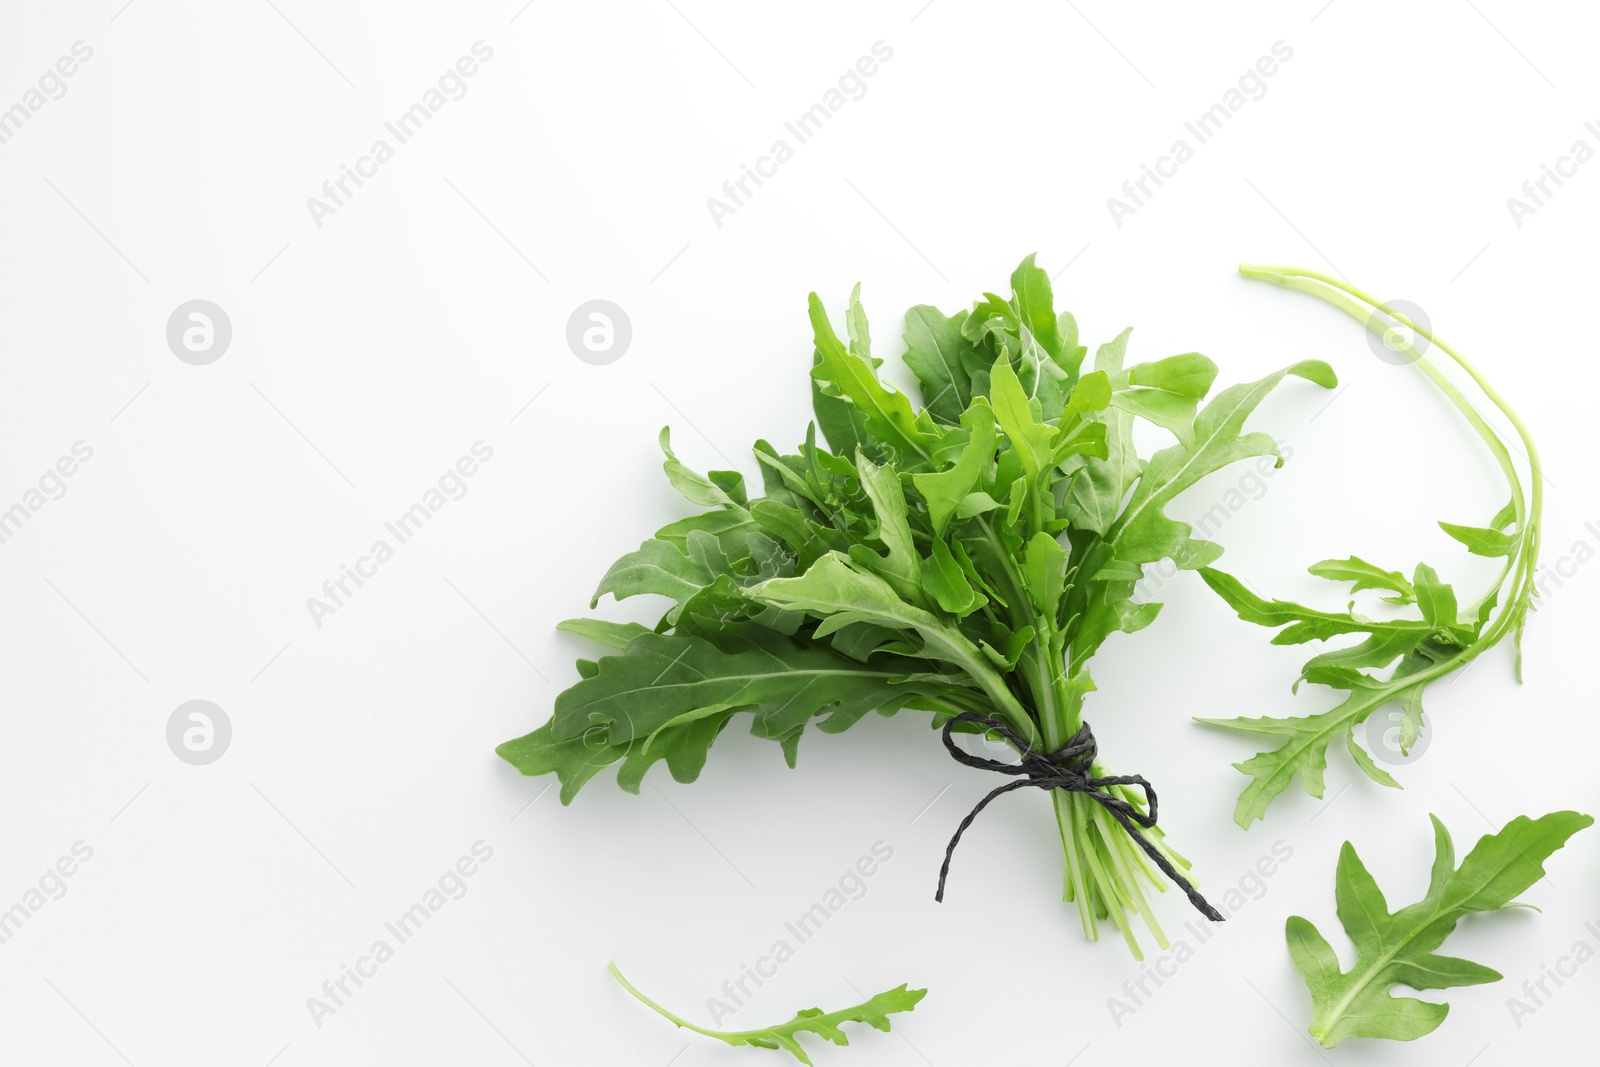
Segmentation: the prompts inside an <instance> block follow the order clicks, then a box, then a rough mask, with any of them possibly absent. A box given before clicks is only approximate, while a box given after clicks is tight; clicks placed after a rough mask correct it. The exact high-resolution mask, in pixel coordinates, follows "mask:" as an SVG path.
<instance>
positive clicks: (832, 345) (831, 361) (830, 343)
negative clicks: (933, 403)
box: [810, 293, 939, 469]
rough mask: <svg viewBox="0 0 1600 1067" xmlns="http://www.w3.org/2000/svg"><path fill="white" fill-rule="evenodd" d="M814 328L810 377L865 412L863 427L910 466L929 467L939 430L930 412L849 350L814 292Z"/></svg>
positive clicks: (826, 392)
mask: <svg viewBox="0 0 1600 1067" xmlns="http://www.w3.org/2000/svg"><path fill="white" fill-rule="evenodd" d="M810 307H811V327H812V329H813V330H814V331H815V336H816V344H817V352H818V354H819V355H818V359H817V364H816V366H815V367H814V368H813V369H812V372H811V376H812V378H814V379H815V380H816V381H818V382H819V383H821V385H822V391H823V393H824V394H826V395H827V396H830V397H840V398H842V399H844V400H847V401H849V402H850V404H851V405H852V406H853V407H854V408H855V409H856V410H857V411H858V412H860V414H861V418H862V421H863V424H864V425H865V427H866V428H867V429H868V430H869V431H870V432H871V433H872V435H873V436H874V437H876V438H877V439H878V440H879V441H881V442H883V443H884V444H885V445H886V446H888V447H889V448H891V449H892V450H893V451H894V453H895V454H896V455H897V456H898V457H899V458H900V460H901V461H902V462H904V463H907V464H908V465H909V468H908V469H926V468H927V467H929V466H931V464H932V458H933V451H934V449H935V448H936V447H937V444H938V439H939V433H938V431H937V430H936V429H934V426H933V421H932V419H930V418H929V417H928V416H927V415H925V414H924V415H921V416H918V415H915V414H913V413H912V410H911V401H909V400H908V399H906V396H905V394H904V393H897V392H895V391H894V390H892V389H890V388H889V387H888V386H886V385H884V384H883V383H882V382H880V381H879V380H878V376H877V374H876V372H875V371H874V370H873V367H872V364H871V363H869V362H868V361H867V360H865V359H863V358H862V357H860V356H858V355H854V354H852V353H850V352H849V351H847V350H846V349H845V347H844V345H842V344H840V343H839V338H838V336H837V335H836V334H835V333H834V332H833V327H832V326H831V325H829V323H828V313H827V312H826V311H824V310H823V309H822V301H821V300H819V299H818V298H817V294H816V293H812V294H811V304H810Z"/></svg>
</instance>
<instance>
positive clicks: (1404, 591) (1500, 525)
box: [1200, 266, 1544, 827]
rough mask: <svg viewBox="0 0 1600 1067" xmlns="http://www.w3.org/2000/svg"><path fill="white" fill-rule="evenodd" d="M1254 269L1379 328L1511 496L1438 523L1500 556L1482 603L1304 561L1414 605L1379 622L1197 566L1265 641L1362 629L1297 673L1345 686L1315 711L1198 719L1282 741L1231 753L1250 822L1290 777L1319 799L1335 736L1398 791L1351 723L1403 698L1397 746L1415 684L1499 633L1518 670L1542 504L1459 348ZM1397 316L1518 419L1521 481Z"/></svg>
mask: <svg viewBox="0 0 1600 1067" xmlns="http://www.w3.org/2000/svg"><path fill="white" fill-rule="evenodd" d="M1239 270H1240V271H1241V272H1242V273H1243V274H1246V275H1248V276H1249V277H1252V278H1261V279H1265V280H1267V281H1271V282H1275V283H1277V284H1278V285H1282V286H1285V287H1286V288H1290V289H1297V290H1299V291H1300V292H1303V293H1309V294H1311V295H1312V296H1315V297H1317V298H1318V299H1320V300H1324V301H1326V302H1327V303H1329V304H1332V305H1333V306H1334V307H1336V308H1339V309H1340V310H1341V311H1344V312H1346V313H1347V314H1349V315H1351V316H1352V317H1354V318H1356V319H1358V320H1360V321H1361V322H1363V323H1365V324H1367V326H1368V327H1369V328H1371V329H1373V330H1374V331H1377V332H1379V333H1380V334H1383V335H1384V336H1385V340H1386V341H1387V342H1388V343H1389V344H1390V346H1391V347H1392V348H1394V349H1395V350H1396V351H1399V352H1404V353H1405V354H1406V356H1407V357H1408V358H1409V360H1410V361H1411V362H1412V364H1413V365H1414V366H1416V367H1417V369H1418V370H1420V371H1421V372H1422V373H1423V374H1425V375H1426V376H1427V377H1428V379H1429V380H1430V381H1432V382H1433V383H1434V384H1435V385H1436V386H1438V388H1439V390H1440V391H1441V392H1443V393H1444V395H1445V396H1446V397H1448V398H1449V400H1450V402H1451V403H1453V404H1454V405H1455V406H1456V407H1457V408H1458V409H1459V410H1460V411H1461V413H1462V415H1464V416H1465V417H1466V420H1467V422H1468V424H1469V425H1471V426H1472V428H1473V429H1474V430H1475V431H1476V432H1477V433H1478V435H1479V436H1480V437H1481V438H1482V439H1483V441H1484V443H1485V444H1486V445H1488V447H1489V451H1490V452H1491V454H1492V455H1493V456H1494V458H1495V461H1496V463H1497V464H1498V465H1499V467H1500V470H1501V472H1502V473H1503V474H1504V475H1505V479H1506V482H1507V484H1508V486H1509V488H1510V494H1511V499H1510V502H1509V503H1507V504H1506V506H1505V507H1504V508H1502V509H1501V510H1500V512H1499V514H1497V515H1496V516H1495V517H1494V518H1493V519H1492V520H1490V522H1489V525H1488V526H1482V527H1479V526H1459V525H1456V524H1454V523H1448V522H1441V523H1440V524H1439V525H1440V527H1442V528H1443V529H1444V532H1445V533H1447V534H1449V535H1450V536H1451V537H1453V538H1455V539H1456V540H1457V541H1460V542H1461V543H1462V544H1463V545H1465V546H1466V547H1467V550H1468V551H1469V552H1471V553H1473V554H1474V555H1479V556H1489V557H1496V558H1503V559H1504V560H1505V565H1504V567H1503V568H1502V569H1501V571H1500V575H1499V578H1498V579H1497V580H1496V581H1495V582H1494V584H1493V585H1491V586H1490V587H1489V589H1488V590H1486V591H1485V592H1484V593H1483V594H1482V595H1481V596H1480V597H1478V598H1477V600H1475V601H1473V602H1472V603H1470V604H1465V605H1463V604H1460V603H1458V601H1457V597H1456V593H1455V590H1454V589H1452V588H1451V587H1450V586H1449V585H1447V584H1446V583H1444V582H1443V581H1441V580H1440V578H1439V575H1438V574H1437V573H1436V572H1435V571H1434V569H1433V568H1432V567H1429V566H1428V565H1427V564H1424V563H1419V564H1418V565H1417V567H1416V570H1415V571H1414V573H1413V575H1412V577H1411V578H1410V579H1409V580H1408V579H1407V578H1406V577H1405V576H1404V575H1402V574H1401V573H1400V572H1398V571H1387V570H1384V569H1382V568H1381V567H1378V566H1375V565H1374V564H1371V563H1368V562H1366V561H1365V560H1363V559H1360V558H1358V557H1356V556H1351V557H1350V558H1349V559H1344V560H1323V561H1322V562H1320V563H1316V564H1313V565H1312V567H1311V573H1312V574H1314V575H1317V576H1318V577H1321V578H1326V579H1328V580H1330V581H1334V582H1351V583H1353V584H1352V586H1351V592H1352V593H1356V592H1360V591H1361V590H1363V589H1378V590H1383V591H1385V592H1386V593H1388V594H1389V595H1387V596H1385V597H1384V598H1383V599H1385V600H1387V601H1388V602H1390V603H1391V604H1397V605H1413V606H1415V608H1416V615H1415V617H1412V618H1399V619H1389V620H1383V621H1379V620H1376V619H1372V618H1368V617H1366V616H1364V615H1362V614H1360V613H1358V612H1357V611H1356V610H1355V603H1354V601H1351V603H1350V606H1349V608H1347V610H1345V611H1322V610H1318V609H1315V608H1308V607H1303V606H1301V605H1299V604H1292V603H1289V602H1287V601H1283V600H1266V599H1264V598H1262V597H1260V596H1257V595H1256V594H1254V593H1252V592H1251V591H1250V590H1249V589H1248V588H1246V587H1245V585H1244V583H1242V582H1240V581H1239V580H1238V579H1237V578H1234V577H1232V576H1231V575H1228V574H1224V573H1222V572H1221V571H1217V570H1213V569H1209V568H1208V569H1205V570H1202V571H1201V572H1200V573H1201V577H1202V578H1204V579H1205V582H1206V584H1207V585H1209V586H1210V587H1211V588H1212V589H1214V590H1216V592H1217V593H1218V594H1220V595H1221V596H1222V598H1223V599H1224V600H1226V601H1227V602H1228V603H1229V605H1231V606H1232V607H1233V609H1234V610H1235V611H1237V612H1238V613H1239V617H1240V618H1241V619H1244V620H1245V621H1246V622H1253V623H1256V624H1258V625H1261V626H1267V627H1273V628H1277V627H1283V629H1282V630H1280V631H1279V633H1278V634H1277V636H1275V637H1274V638H1273V640H1272V643H1273V644H1275V645H1295V644H1302V643H1304V642H1307V641H1326V640H1328V639H1329V638H1333V637H1341V636H1344V635H1346V634H1356V635H1362V636H1363V638H1364V639H1363V640H1362V641H1361V642H1360V643H1358V644H1355V645H1352V646H1350V647H1348V648H1342V649H1339V650H1337V651H1332V652H1324V653H1322V654H1321V655H1318V656H1316V657H1314V658H1312V659H1311V660H1310V661H1309V662H1307V663H1306V665H1305V667H1304V668H1302V669H1301V673H1300V679H1299V681H1296V683H1295V686H1296V688H1298V687H1299V682H1300V681H1307V682H1311V683H1313V684H1316V685H1325V686H1329V687H1331V688H1333V689H1338V690H1343V691H1345V692H1346V693H1348V694H1349V695H1348V696H1347V697H1346V698H1345V700H1344V701H1343V702H1342V703H1340V704H1339V705H1338V706H1337V707H1334V708H1331V709H1330V710H1328V711H1324V712H1321V713H1319V714H1316V715H1310V716H1304V717H1298V718H1287V719H1280V718H1237V719H1201V720H1200V721H1201V722H1204V723H1208V724H1210V725H1213V726H1223V727H1227V728H1229V729H1232V730H1241V731H1245V732H1248V733H1256V734H1264V735H1266V736H1268V737H1277V738H1282V742H1281V744H1280V745H1279V747H1278V748H1276V749H1273V750H1271V751H1268V752H1262V753H1259V754H1257V755H1256V756H1254V757H1252V758H1251V759H1248V760H1245V761H1244V762H1243V763H1236V764H1234V766H1236V767H1237V768H1238V769H1239V770H1241V771H1243V772H1244V773H1245V774H1248V775H1249V776H1250V777H1251V782H1250V784H1249V785H1248V786H1246V787H1245V790H1244V792H1243V794H1241V795H1240V797H1239V803H1238V807H1237V808H1236V810H1235V811H1234V820H1235V821H1236V822H1238V824H1239V825H1240V826H1245V827H1248V826H1249V825H1250V823H1251V821H1252V820H1255V819H1260V818H1264V817H1265V815H1266V810H1267V806H1268V805H1269V804H1270V803H1271V802H1272V800H1273V798H1275V797H1276V796H1278V795H1279V794H1280V793H1282V792H1283V791H1284V790H1285V789H1287V788H1288V787H1289V783H1290V782H1291V781H1293V780H1294V777H1295V775H1299V776H1300V784H1301V785H1303V786H1304V787H1305V790H1306V792H1307V793H1310V794H1311V795H1312V796H1314V797H1321V796H1322V792H1323V772H1324V771H1325V770H1326V768H1327V763H1328V746H1329V745H1330V744H1332V743H1333V742H1335V741H1338V740H1339V739H1340V738H1343V739H1344V742H1345V744H1346V746H1347V747H1348V748H1349V750H1350V755H1351V756H1352V757H1353V758H1354V759H1355V761H1356V764H1357V766H1359V767H1360V768H1361V769H1362V770H1363V771H1365V772H1366V774H1367V775H1368V777H1370V778H1372V780H1373V781H1375V782H1379V783H1381V784H1383V785H1386V786H1393V787H1394V788H1396V789H1398V788H1400V783H1399V782H1397V781H1395V779H1394V778H1393V776H1391V775H1390V774H1389V773H1388V772H1387V771H1385V770H1384V769H1383V768H1381V767H1379V766H1378V765H1377V763H1376V762H1374V760H1373V759H1372V757H1371V755H1369V754H1368V753H1367V751H1366V750H1365V749H1363V748H1362V747H1361V746H1360V745H1359V744H1357V742H1356V740H1355V735H1354V730H1355V728H1356V726H1357V725H1359V724H1360V723H1362V722H1364V721H1366V719H1367V717H1368V716H1370V715H1371V714H1372V713H1373V712H1374V711H1377V710H1378V709H1379V708H1381V707H1383V706H1385V705H1387V704H1390V703H1392V702H1398V703H1399V705H1400V709H1401V712H1402V720H1401V727H1400V738H1399V743H1400V748H1401V750H1402V751H1403V752H1405V751H1409V750H1410V747H1411V745H1412V744H1413V743H1414V742H1415V741H1416V739H1417V737H1418V735H1419V733H1420V731H1421V729H1422V694H1423V690H1425V689H1426V688H1427V687H1428V685H1429V684H1430V683H1432V682H1434V681H1437V680H1438V679H1439V678H1442V677H1444V676H1445V675H1448V674H1450V673H1452V672H1454V671H1458V670H1460V669H1461V668H1463V667H1465V666H1466V665H1467V664H1468V663H1470V662H1472V661H1473V660H1474V659H1476V658H1477V657H1478V656H1480V655H1482V654H1483V653H1484V652H1486V651H1488V650H1489V649H1490V648H1492V647H1494V645H1495V644H1496V643H1497V642H1498V641H1500V639H1501V638H1503V637H1505V636H1506V635H1507V634H1512V635H1513V644H1514V645H1515V647H1516V670H1517V677H1518V679H1519V680H1520V678H1521V676H1522V630H1523V626H1524V623H1525V622H1526V619H1527V614H1528V611H1529V608H1530V607H1531V605H1532V601H1533V598H1534V596H1536V595H1537V594H1536V590H1535V588H1534V573H1535V569H1536V567H1537V566H1538V560H1539V519H1540V514H1541V510H1542V506H1543V489H1544V486H1543V476H1542V473H1541V468H1540V464H1539V450H1538V448H1537V447H1536V446H1535V445H1534V443H1533V436H1532V435H1531V434H1530V433H1529V432H1528V428H1527V426H1525V425H1524V424H1523V422H1522V420H1521V419H1520V418H1518V417H1517V413H1516V412H1515V411H1513V410H1512V409H1511V407H1510V405H1509V404H1507V403H1506V402H1505V400H1503V399H1502V398H1501V396H1500V394H1499V393H1497V392H1496V391H1495V390H1494V387H1493V386H1491V385H1490V384H1489V383H1488V381H1486V380H1485V379H1484V377H1483V375H1481V374H1480V373H1479V372H1478V370H1477V368H1475V367H1474V366H1473V365H1472V364H1471V363H1469V362H1467V360H1466V359H1465V358H1464V357H1463V356H1462V355H1461V354H1460V353H1459V352H1457V351H1456V350H1455V349H1454V348H1452V347H1451V346H1450V345H1448V344H1446V343H1445V342H1444V341H1442V340H1440V339H1439V338H1437V337H1435V336H1434V335H1433V334H1431V333H1429V332H1428V330H1427V329H1426V328H1425V327H1422V326H1418V325H1417V324H1416V323H1413V322H1412V321H1411V320H1410V319H1409V318H1408V317H1406V316H1405V315H1404V314H1403V313H1401V312H1398V311H1392V310H1391V309H1389V308H1388V307H1387V306H1386V305H1384V304H1382V303H1380V302H1379V301H1377V300H1375V299H1373V298H1372V297H1371V296H1368V295H1367V294H1366V293H1364V292H1362V291H1361V290H1360V289H1357V288H1355V287H1354V286H1352V285H1349V284H1347V283H1345V282H1343V281H1340V280H1339V279H1336V278H1331V277H1329V276H1327V275H1325V274H1320V273H1318V272H1316V271H1309V270H1300V269H1297V268H1292V267H1252V266H1241V267H1240V268H1239ZM1390 321H1397V322H1399V323H1401V324H1403V325H1404V326H1405V327H1409V328H1410V329H1412V330H1414V331H1415V336H1416V337H1418V338H1421V339H1423V340H1424V341H1425V342H1428V343H1431V344H1432V345H1433V347H1435V348H1437V349H1439V351H1441V352H1443V353H1445V355H1447V356H1449V357H1450V358H1451V359H1452V360H1453V361H1455V363H1456V364H1457V365H1459V366H1460V367H1461V369H1462V370H1463V371H1465V372H1466V373H1467V375H1468V376H1469V377H1470V378H1471V379H1472V381H1473V382H1474V383H1476V385H1477V386H1478V388H1479V389H1480V390H1481V391H1482V393H1483V395H1484V396H1485V397H1486V398H1487V399H1488V400H1489V402H1490V403H1492V404H1493V405H1494V407H1495V408H1496V409H1498V410H1499V411H1500V412H1501V413H1502V414H1503V415H1504V416H1505V418H1506V419H1507V420H1508V421H1509V422H1510V423H1511V425H1512V426H1513V427H1514V428H1515V431H1516V436H1517V438H1518V439H1519V440H1520V442H1521V451H1522V453H1523V455H1524V456H1525V457H1526V459H1527V466H1528V473H1527V487H1526V488H1525V487H1524V484H1523V476H1522V474H1520V473H1519V471H1518V468H1517V465H1516V463H1514V462H1513V461H1512V458H1511V449H1512V448H1513V447H1515V446H1513V445H1511V444H1510V442H1509V441H1508V439H1507V438H1506V437H1504V436H1502V435H1501V433H1500V432H1499V431H1498V430H1496V429H1495V428H1494V427H1493V426H1492V425H1491V424H1490V423H1489V421H1488V420H1487V419H1486V418H1485V417H1484V416H1483V414H1482V413H1480V412H1479V410H1478V409H1477V408H1476V407H1474V406H1473V404H1472V402H1471V401H1470V400H1468V399H1467V397H1466V396H1465V395H1463V393H1462V392H1461V391H1460V389H1458V388H1457V387H1456V385H1455V384H1454V383H1453V382H1452V381H1451V380H1450V379H1449V378H1448V377H1446V376H1445V374H1444V373H1443V372H1442V371H1441V370H1440V369H1439V368H1438V367H1436V366H1435V365H1434V364H1433V363H1431V362H1430V361H1429V360H1428V358H1427V356H1426V355H1424V354H1423V352H1422V348H1421V346H1419V345H1418V344H1417V343H1416V342H1415V341H1413V340H1411V339H1409V338H1407V337H1406V336H1405V335H1404V334H1403V333H1402V332H1401V331H1399V330H1396V329H1394V328H1393V327H1392V325H1390V326H1385V323H1386V322H1390ZM1397 660H1398V661H1399V662H1398V665H1397V666H1395V667H1394V669H1393V670H1392V671H1390V672H1389V674H1388V675H1387V677H1380V676H1378V675H1377V674H1375V673H1373V672H1375V671H1382V670H1383V669H1385V668H1387V667H1389V666H1390V665H1391V664H1395V662H1396V661H1397Z"/></svg>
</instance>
